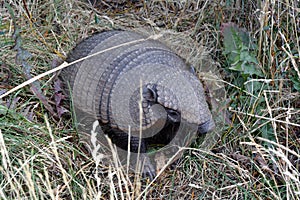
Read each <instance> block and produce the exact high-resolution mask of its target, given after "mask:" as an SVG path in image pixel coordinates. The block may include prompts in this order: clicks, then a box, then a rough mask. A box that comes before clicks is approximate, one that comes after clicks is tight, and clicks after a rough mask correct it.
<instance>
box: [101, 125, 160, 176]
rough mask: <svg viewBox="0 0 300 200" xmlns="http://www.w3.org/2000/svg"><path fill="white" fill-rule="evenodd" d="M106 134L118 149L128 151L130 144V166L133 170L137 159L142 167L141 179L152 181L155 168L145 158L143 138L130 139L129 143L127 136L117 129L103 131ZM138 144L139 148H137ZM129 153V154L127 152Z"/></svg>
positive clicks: (146, 157) (145, 146) (144, 141)
mask: <svg viewBox="0 0 300 200" xmlns="http://www.w3.org/2000/svg"><path fill="white" fill-rule="evenodd" d="M105 133H106V134H108V136H109V137H110V139H111V140H112V142H113V143H114V144H115V145H116V146H117V147H119V148H121V149H123V150H125V151H128V143H129V142H130V152H131V153H134V154H131V155H134V156H131V158H130V164H131V166H132V167H133V168H134V169H135V167H136V165H137V163H138V162H137V158H138V161H139V163H140V164H141V166H142V174H143V177H149V178H150V179H151V180H152V179H154V177H155V175H156V173H155V168H154V166H153V165H152V163H151V161H150V159H149V157H148V156H147V154H146V152H147V144H146V140H145V139H144V138H141V139H140V138H138V137H133V136H131V137H130V141H128V134H127V133H125V132H123V131H120V130H119V129H110V130H106V131H105ZM139 144H140V148H139ZM138 152H140V155H139V157H137V155H136V153H138ZM128 153H129V152H128Z"/></svg>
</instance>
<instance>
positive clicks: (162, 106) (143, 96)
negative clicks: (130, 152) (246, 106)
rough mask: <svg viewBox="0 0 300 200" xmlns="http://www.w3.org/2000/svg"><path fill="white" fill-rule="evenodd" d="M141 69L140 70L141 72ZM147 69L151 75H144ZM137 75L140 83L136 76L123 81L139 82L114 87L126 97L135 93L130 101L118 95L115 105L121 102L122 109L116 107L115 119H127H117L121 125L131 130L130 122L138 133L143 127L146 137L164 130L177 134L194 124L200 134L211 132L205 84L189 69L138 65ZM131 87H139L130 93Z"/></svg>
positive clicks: (212, 123) (195, 129)
mask: <svg viewBox="0 0 300 200" xmlns="http://www.w3.org/2000/svg"><path fill="white" fill-rule="evenodd" d="M139 69H140V70H141V71H140V73H138V72H137V70H139ZM149 69H151V71H150V70H149ZM146 70H148V71H147V74H148V76H147V75H145V76H143V74H144V73H145V71H146ZM157 72H161V73H159V74H158V73H157ZM151 73H152V74H151ZM135 74H139V76H140V77H139V78H140V82H139V83H138V82H137V81H136V83H134V81H135V80H136V79H137V78H136V76H134V75H131V76H127V78H126V80H125V79H124V80H123V82H131V83H132V85H134V84H136V85H135V86H132V85H130V87H126V88H125V87H123V88H122V89H120V88H119V87H116V90H114V92H115V93H117V94H118V95H120V96H122V97H125V94H128V93H129V94H130V96H131V97H130V98H129V100H128V101H126V99H128V98H122V99H120V98H118V99H117V98H116V101H115V104H118V108H119V109H115V110H113V111H112V113H116V115H115V116H116V117H114V119H118V120H119V119H122V120H123V121H119V122H117V123H118V124H119V126H118V128H120V129H122V130H124V131H126V132H128V128H129V126H128V124H130V130H131V132H134V131H135V132H137V133H138V132H139V130H142V131H143V137H147V136H153V135H155V134H156V133H159V132H160V131H161V130H162V131H163V132H164V133H165V132H168V131H169V132H173V133H174V132H177V130H181V129H180V127H181V126H186V125H192V127H193V131H194V132H197V133H198V134H204V133H207V132H209V131H211V130H212V129H213V128H214V126H215V125H214V121H213V119H212V115H211V112H210V110H209V107H208V104H207V102H206V97H205V94H204V91H203V87H202V84H201V82H200V81H199V79H198V78H197V77H196V76H195V74H193V73H191V72H189V71H188V70H182V69H177V70H174V69H172V68H165V67H164V68H162V67H161V66H151V68H150V66H143V67H141V68H136V69H135ZM129 80H130V81H129ZM120 83H121V81H120ZM120 85H121V84H120ZM131 87H132V88H135V89H133V91H131V92H129V91H128V90H130V88H131ZM123 94H124V95H123ZM128 104H129V105H128ZM112 107H113V106H112ZM124 108H125V109H124ZM120 116H122V117H120ZM120 124H121V125H124V126H120ZM182 130H183V131H186V129H182ZM147 134H148V135H147Z"/></svg>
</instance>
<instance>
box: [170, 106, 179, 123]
mask: <svg viewBox="0 0 300 200" xmlns="http://www.w3.org/2000/svg"><path fill="white" fill-rule="evenodd" d="M166 111H167V113H168V118H169V119H170V120H171V121H172V122H174V123H176V122H180V119H181V115H180V113H179V112H178V111H176V110H172V109H166Z"/></svg>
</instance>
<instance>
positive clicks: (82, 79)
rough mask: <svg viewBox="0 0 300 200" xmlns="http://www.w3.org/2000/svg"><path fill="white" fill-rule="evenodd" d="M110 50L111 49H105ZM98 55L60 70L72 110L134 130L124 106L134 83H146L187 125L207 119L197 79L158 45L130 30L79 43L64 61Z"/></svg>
mask: <svg viewBox="0 0 300 200" xmlns="http://www.w3.org/2000/svg"><path fill="white" fill-rule="evenodd" d="M134 41H137V42H134ZM128 43H130V44H128ZM110 48H114V49H111V50H107V49H110ZM104 50H107V51H104ZM100 51H104V52H103V53H101V54H97V55H96V56H93V57H90V58H88V59H86V60H84V61H82V62H79V63H77V64H76V65H75V66H71V67H69V68H67V69H66V70H64V72H63V74H64V75H63V76H65V78H66V79H67V81H69V82H70V87H71V90H72V95H73V101H74V102H73V104H74V106H75V108H76V109H79V110H81V111H83V112H85V113H87V114H89V115H92V116H94V117H95V119H100V120H101V122H102V123H109V124H110V125H111V126H114V127H117V128H120V129H121V130H127V129H128V126H131V128H132V129H133V130H135V129H138V128H139V126H140V125H139V123H138V122H139V120H137V119H136V118H137V115H135V116H133V115H132V110H136V108H132V107H130V105H133V104H132V102H130V101H131V100H132V98H131V97H132V95H133V94H137V92H136V91H137V90H139V88H141V85H140V84H142V85H147V84H149V83H150V84H156V85H158V90H157V92H158V96H159V97H158V99H157V100H158V103H160V104H161V105H162V106H164V107H167V108H171V109H174V108H176V109H179V111H180V112H181V115H182V117H183V118H184V119H186V120H187V121H189V122H191V123H195V124H202V123H204V122H206V121H207V120H209V119H211V115H210V112H209V110H208V106H207V104H206V101H205V98H204V94H203V88H202V85H201V83H200V81H199V80H198V79H197V78H196V77H195V76H194V75H192V74H191V73H190V72H189V71H188V70H187V69H186V68H187V67H186V64H185V63H184V61H183V60H182V59H181V58H180V57H178V56H177V55H176V54H175V53H173V52H172V51H171V50H170V49H169V48H168V47H166V46H165V45H164V44H162V43H160V42H158V41H155V40H151V39H147V38H146V37H144V36H142V35H140V34H137V33H134V32H128V31H108V32H103V33H100V34H96V35H94V36H92V37H90V38H89V39H87V40H85V41H83V42H82V43H80V44H79V45H78V46H77V47H76V48H75V49H74V50H73V52H72V53H71V54H70V57H69V60H68V61H74V60H76V59H79V58H82V57H85V56H87V55H92V54H94V53H97V52H100ZM172 95H173V96H172ZM175 97H176V98H175ZM177 104H178V105H177ZM136 105H137V104H136ZM152 111H153V110H152ZM158 111H159V109H158ZM159 112H160V111H159ZM158 115H159V114H157V113H154V114H153V115H152V118H151V120H150V121H149V120H148V121H147V120H146V121H145V123H144V125H146V126H147V127H149V124H150V125H153V124H155V123H157V122H158V121H157V120H158V118H159V116H158ZM155 116H156V117H155ZM142 128H144V127H142Z"/></svg>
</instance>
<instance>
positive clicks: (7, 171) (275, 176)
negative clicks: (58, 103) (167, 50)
mask: <svg viewBox="0 0 300 200" xmlns="http://www.w3.org/2000/svg"><path fill="white" fill-rule="evenodd" d="M24 2H25V1H24ZM24 2H23V1H18V2H17V1H13V0H10V1H8V2H7V3H8V5H9V6H7V5H4V4H0V9H1V15H0V47H1V49H0V57H1V58H2V60H1V61H0V68H1V69H0V94H2V93H4V92H6V91H8V90H10V89H12V88H14V87H17V86H19V85H21V84H22V83H23V82H24V81H26V80H27V78H26V73H24V67H23V66H22V64H21V63H18V62H16V55H17V51H16V50H15V49H14V48H13V47H14V45H15V41H14V39H13V32H14V30H15V29H16V28H17V27H19V31H20V38H21V47H22V48H24V49H25V50H26V51H27V52H29V53H30V55H31V56H30V57H29V58H28V59H27V60H26V62H27V63H28V64H29V65H30V67H31V69H30V73H31V75H32V76H35V75H38V74H42V73H43V72H45V71H48V70H50V69H51V68H52V67H54V66H57V64H58V63H59V62H60V60H61V59H64V58H65V57H66V56H67V53H68V52H69V51H70V50H71V49H72V48H73V47H74V46H75V45H76V43H77V41H79V40H81V39H83V38H85V37H87V36H88V35H91V34H93V33H95V32H98V31H102V30H110V29H127V30H131V29H135V30H136V31H141V32H145V31H146V32H147V33H148V34H149V35H153V34H158V33H162V34H163V37H162V40H164V41H165V42H166V43H167V44H169V45H170V46H171V47H172V48H173V49H174V50H175V51H176V52H177V53H178V54H179V55H181V56H182V57H184V58H186V59H187V61H188V62H190V63H192V65H193V66H194V67H195V68H196V69H197V70H198V71H199V76H200V77H202V78H203V79H207V80H210V79H216V77H207V76H206V77H205V76H204V77H203V74H204V75H205V74H206V75H207V74H208V73H206V71H205V70H207V69H206V68H203V67H202V66H211V68H208V69H209V70H217V71H218V73H220V75H221V76H222V80H219V79H218V81H214V82H212V84H211V85H209V87H210V89H211V92H216V93H218V91H219V89H220V88H221V89H222V88H223V89H224V90H225V92H226V98H225V99H223V101H224V105H223V106H224V107H223V108H222V109H221V110H222V112H223V113H226V115H225V116H226V117H227V118H226V119H227V121H226V125H225V126H222V127H221V129H218V130H217V136H219V137H216V138H213V139H214V140H211V143H210V144H209V145H205V144H204V145H202V146H201V144H199V143H195V144H193V145H192V147H187V148H186V151H185V154H184V156H183V158H182V159H181V160H180V161H179V162H178V163H177V164H176V165H175V166H173V167H167V168H166V170H164V171H163V172H162V173H161V174H160V176H159V177H157V180H155V181H154V182H153V183H151V184H150V183H149V181H147V180H143V179H139V178H137V179H134V178H133V177H132V176H131V175H130V174H127V173H126V172H125V171H122V170H121V169H120V167H119V163H118V160H113V161H112V164H111V165H110V166H104V165H102V163H101V162H100V163H97V162H95V160H94V159H93V157H92V156H91V155H90V154H89V153H88V150H87V149H86V148H85V146H84V145H83V144H82V143H81V141H80V138H79V136H78V134H77V132H76V128H75V126H74V123H75V122H74V120H73V118H72V117H71V114H70V113H65V114H64V115H63V117H62V118H55V117H53V115H51V113H50V112H49V111H48V110H47V109H46V107H45V105H44V103H43V102H42V101H41V100H40V99H39V98H38V97H37V96H36V95H34V93H33V92H32V90H31V88H30V87H32V85H31V86H26V87H22V88H21V89H19V90H17V91H15V92H14V93H12V94H10V95H9V96H6V97H5V98H2V99H0V152H1V161H0V162H1V165H0V198H1V199H108V198H110V199H136V198H140V199H146V198H147V199H148V198H149V199H299V195H300V177H299V169H300V162H299V160H300V150H299V149H300V148H299V144H300V143H299V136H300V125H299V124H300V110H299V108H300V95H299V92H300V86H299V85H300V83H299V82H300V81H299V79H300V74H299V66H300V65H299V60H300V58H299V55H300V42H299V36H300V30H299V26H300V21H299V19H300V10H299V7H300V5H299V4H300V3H299V2H298V1H280V0H279V1H268V0H267V1H265V2H257V1H243V0H241V1H230V0H229V1H228V0H226V1H225V0H224V1H223V0H218V1H201V0H199V1H177V0H174V1H140V2H131V1H130V2H124V3H122V4H118V3H110V4H109V3H107V2H108V1H102V3H98V4H97V6H96V7H95V8H94V7H92V6H91V5H90V4H88V3H85V2H83V1H75V0H72V1H69V0H52V1H48V2H42V1H38V0H29V1H26V3H25V4H24ZM105 2H106V3H105ZM8 8H9V9H8ZM12 14H13V15H12ZM13 16H14V17H13ZM14 22H15V24H14ZM228 22H233V23H234V24H236V26H237V27H239V28H240V29H241V30H246V31H247V32H249V37H250V39H251V42H252V44H253V46H254V49H253V48H250V47H249V46H247V45H245V43H240V46H243V48H244V49H246V52H251V53H249V55H251V56H252V57H253V58H254V59H256V60H257V62H258V67H259V68H260V69H261V71H262V76H259V75H257V74H251V73H250V74H249V73H248V71H245V70H243V69H239V68H237V65H236V63H234V60H233V59H232V57H230V56H229V55H228V54H225V53H224V52H226V45H224V44H226V37H224V34H223V32H222V26H223V25H224V24H226V23H228ZM231 52H232V51H231ZM240 52H243V51H240ZM241 54H242V53H240V54H239V55H241ZM239 59H240V60H239V61H244V60H243V57H239ZM203 70H204V72H203ZM54 78H55V77H54V75H53V74H50V75H47V76H44V77H42V78H41V79H40V80H39V83H40V87H41V90H42V94H43V95H44V96H45V97H46V98H47V99H48V102H49V104H50V106H52V107H53V108H55V102H54V100H53V95H54V85H53V80H54ZM225 108H226V109H225ZM54 110H55V109H54ZM225 110H226V111H225ZM217 117H219V116H216V118H217ZM203 146H205V148H200V147H203Z"/></svg>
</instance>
